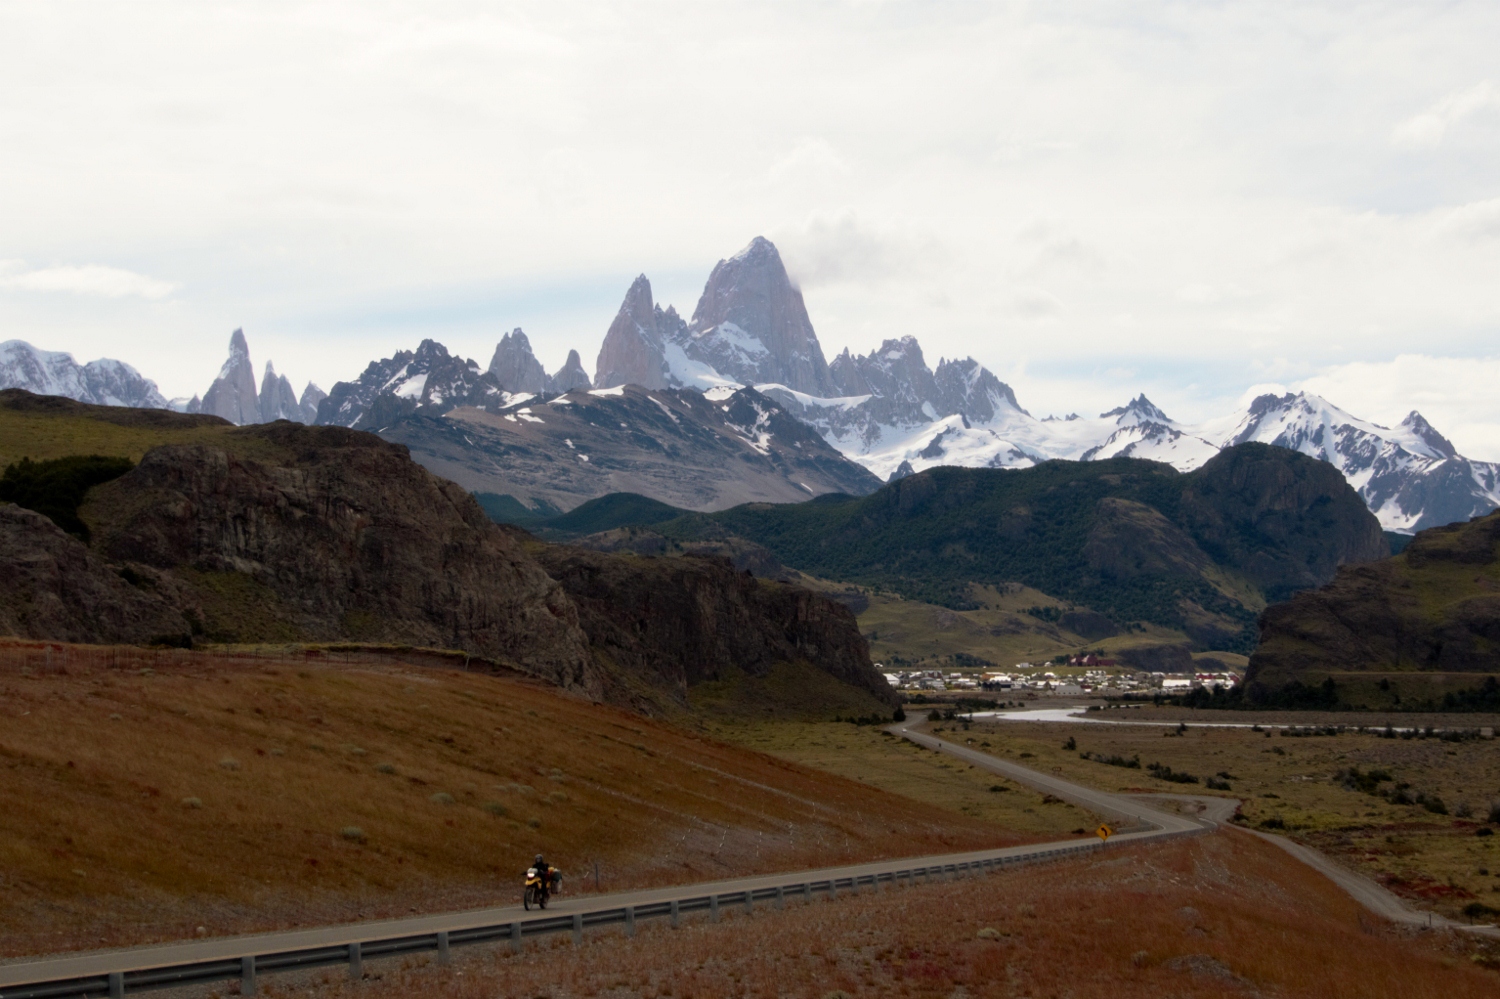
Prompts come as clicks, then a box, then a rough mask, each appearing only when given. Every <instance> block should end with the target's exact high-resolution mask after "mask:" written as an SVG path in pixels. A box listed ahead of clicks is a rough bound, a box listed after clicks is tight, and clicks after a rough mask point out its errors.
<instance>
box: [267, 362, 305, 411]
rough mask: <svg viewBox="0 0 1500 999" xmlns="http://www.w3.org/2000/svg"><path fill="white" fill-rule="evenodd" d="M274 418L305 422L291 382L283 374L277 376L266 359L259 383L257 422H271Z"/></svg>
mask: <svg viewBox="0 0 1500 999" xmlns="http://www.w3.org/2000/svg"><path fill="white" fill-rule="evenodd" d="M274 420H296V421H298V422H306V421H304V420H303V419H302V407H301V406H299V405H298V404H297V393H295V392H293V391H292V383H291V382H290V381H288V380H287V377H286V376H285V375H282V376H281V377H279V378H278V377H277V376H276V369H275V368H274V367H272V366H271V362H270V361H267V362H266V373H265V377H263V378H262V379H261V383H260V420H259V422H261V423H271V422H272V421H274Z"/></svg>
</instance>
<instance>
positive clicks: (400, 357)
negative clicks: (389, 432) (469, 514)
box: [317, 335, 530, 430]
mask: <svg viewBox="0 0 1500 999" xmlns="http://www.w3.org/2000/svg"><path fill="white" fill-rule="evenodd" d="M521 339H522V341H523V342H524V340H525V336H524V335H523V336H522V337H521ZM527 350H528V352H529V350H530V347H529V345H528V347H527ZM503 395H504V393H503V392H502V390H501V388H500V386H499V385H497V384H496V383H495V379H494V377H493V376H492V375H490V374H488V373H486V372H481V371H480V370H479V365H478V364H476V363H475V362H474V361H471V360H466V359H465V358H462V357H459V356H457V355H454V354H450V353H448V348H447V347H444V346H443V345H442V344H440V343H438V342H437V341H436V340H423V341H422V342H421V343H420V344H418V346H417V349H416V350H415V351H411V350H402V351H397V352H396V354H395V355H394V356H392V357H387V358H383V359H382V360H379V361H371V362H370V364H369V366H367V367H366V368H365V370H364V373H363V374H361V375H360V376H359V378H358V379H357V380H356V381H352V382H339V383H338V384H336V385H334V387H333V391H331V392H329V393H328V396H327V397H326V398H325V399H323V400H322V402H320V403H319V404H318V419H317V422H318V423H322V424H330V425H333V426H340V427H353V428H356V429H359V430H374V429H378V428H380V427H383V426H386V425H388V424H390V423H394V422H395V421H396V420H399V419H400V418H401V417H403V416H408V415H410V414H412V413H416V412H430V413H433V414H440V413H446V412H447V411H448V410H450V409H452V408H453V407H455V406H462V405H477V406H482V405H485V404H487V403H489V402H491V401H493V400H496V399H500V398H502V397H503Z"/></svg>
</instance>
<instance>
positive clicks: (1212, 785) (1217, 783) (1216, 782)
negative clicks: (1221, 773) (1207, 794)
mask: <svg viewBox="0 0 1500 999" xmlns="http://www.w3.org/2000/svg"><path fill="white" fill-rule="evenodd" d="M1203 786H1204V787H1206V788H1208V789H1209V790H1210V791H1233V790H1234V788H1233V787H1231V786H1230V784H1229V781H1227V780H1220V779H1219V778H1217V777H1210V778H1208V780H1207V781H1205V782H1204V785H1203Z"/></svg>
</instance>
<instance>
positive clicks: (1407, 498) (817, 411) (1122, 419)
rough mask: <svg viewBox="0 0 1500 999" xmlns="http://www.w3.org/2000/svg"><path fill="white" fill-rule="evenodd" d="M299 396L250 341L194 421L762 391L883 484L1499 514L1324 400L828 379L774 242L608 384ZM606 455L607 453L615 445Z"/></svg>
mask: <svg viewBox="0 0 1500 999" xmlns="http://www.w3.org/2000/svg"><path fill="white" fill-rule="evenodd" d="M70 360H71V359H70ZM283 383H284V379H277V378H275V377H274V373H273V372H272V371H271V370H270V369H269V367H268V370H267V373H266V377H265V379H264V380H263V382H262V386H261V389H260V391H259V393H258V394H257V393H256V391H255V386H254V378H253V371H252V369H251V367H250V364H249V352H248V348H247V347H246V346H245V343H244V337H243V334H242V333H240V332H239V331H236V334H235V337H234V338H232V339H231V348H230V358H229V361H227V362H226V364H225V366H224V369H223V370H222V371H221V373H220V377H219V378H218V379H217V380H216V381H215V383H214V385H213V386H212V387H211V388H210V390H209V393H208V394H207V395H206V396H205V398H204V400H203V402H202V403H201V404H200V405H198V406H196V407H195V406H194V405H193V404H191V403H188V404H185V405H184V407H183V408H187V409H190V410H192V411H198V410H199V409H201V410H202V411H203V412H211V413H215V414H217V415H220V416H224V417H225V418H226V419H229V420H231V421H232V422H236V423H248V422H256V421H262V420H270V419H277V418H287V419H300V420H301V421H302V422H314V421H316V422H320V423H332V424H338V425H342V426H358V427H361V428H374V429H379V428H381V427H385V426H388V425H390V424H391V423H393V422H394V421H396V420H398V419H401V418H404V417H406V416H409V415H412V414H416V413H419V412H420V413H423V414H427V415H441V413H443V412H445V411H447V410H451V409H453V408H455V407H461V406H472V407H478V408H490V409H492V408H494V407H495V406H496V405H504V404H506V403H507V402H508V401H509V400H511V399H514V398H520V397H523V396H543V395H549V394H557V393H563V392H571V391H577V390H580V389H584V388H587V387H589V386H590V385H592V387H593V388H595V389H612V388H617V387H619V386H621V385H627V384H628V385H639V386H641V387H642V388H644V389H646V390H653V391H654V390H665V389H695V390H698V391H711V390H729V391H732V390H735V389H738V388H741V387H746V388H753V389H754V390H755V391H757V392H759V393H760V394H761V395H762V396H764V397H766V398H768V399H770V400H773V401H774V403H775V404H776V405H778V406H779V407H780V408H781V409H783V410H784V411H786V412H788V413H790V414H792V415H793V416H795V417H796V418H798V419H800V420H801V421H803V422H804V423H806V424H808V425H809V426H811V427H813V428H815V429H816V430H817V432H818V434H819V435H820V436H821V437H822V438H823V439H824V440H825V441H826V442H827V443H828V444H829V445H831V446H832V447H834V448H835V449H837V450H838V451H839V452H840V453H841V454H843V455H844V456H845V457H846V458H848V459H849V460H851V461H853V462H856V463H858V464H860V465H862V466H864V467H865V468H866V469H868V470H869V471H870V472H871V473H873V474H874V475H875V476H877V477H878V478H879V479H880V480H882V481H890V480H891V479H892V478H895V477H899V476H903V475H909V474H911V473H914V472H920V471H922V470H924V469H927V468H932V467H935V466H938V465H957V466H963V467H985V468H1026V467H1030V466H1033V465H1036V464H1038V463H1040V462H1044V461H1048V460H1053V459H1065V460H1082V461H1089V460H1101V459H1106V458H1112V457H1139V458H1148V459H1151V460H1157V461H1165V462H1167V463H1169V464H1171V465H1173V467H1175V468H1177V469H1179V470H1181V471H1191V470H1192V469H1195V468H1198V467H1200V466H1201V465H1202V464H1203V463H1204V462H1206V461H1208V460H1209V459H1210V458H1212V457H1213V455H1215V454H1216V453H1218V452H1219V451H1220V450H1221V449H1223V448H1226V447H1232V446H1234V445H1236V444H1240V443H1244V442H1247V441H1260V442H1263V443H1268V444H1273V445H1275V446H1278V447H1285V448H1289V449H1291V450H1296V451H1300V452H1301V453H1303V454H1307V455H1310V456H1312V457H1315V458H1318V459H1319V460H1322V461H1326V462H1329V463H1330V464H1332V465H1334V466H1335V467H1336V468H1338V469H1339V471H1340V472H1341V473H1343V475H1344V476H1345V478H1346V479H1348V481H1349V482H1350V483H1351V484H1352V485H1353V486H1354V487H1355V488H1356V489H1357V490H1358V491H1359V493H1360V495H1361V496H1362V497H1363V498H1364V500H1365V502H1366V503H1367V505H1368V506H1369V507H1370V509H1371V510H1372V511H1374V512H1375V514H1376V516H1377V517H1378V518H1379V519H1380V522H1381V524H1382V525H1383V526H1384V527H1385V528H1386V529H1388V530H1392V531H1397V532H1403V533H1410V532H1413V531H1417V530H1421V529H1423V528H1425V527H1428V526H1432V525H1435V524H1443V523H1449V522H1452V521H1457V520H1463V519H1467V518H1468V517H1471V516H1476V515H1481V514H1484V513H1487V512H1489V511H1490V510H1492V509H1494V508H1495V507H1496V506H1497V505H1500V463H1493V462H1483V461H1475V460H1471V459H1469V458H1466V457H1464V456H1463V455H1460V454H1458V453H1457V452H1456V450H1455V449H1454V448H1453V446H1452V444H1451V442H1449V441H1448V440H1447V439H1446V438H1444V437H1443V436H1442V434H1440V433H1439V432H1438V431H1437V430H1436V429H1434V428H1433V427H1432V426H1431V425H1430V424H1429V423H1428V421H1427V420H1426V419H1424V418H1423V417H1422V416H1421V414H1419V413H1416V412H1415V411H1414V412H1412V413H1411V414H1410V415H1409V416H1408V417H1407V418H1406V420H1404V421H1403V422H1402V423H1401V425H1400V426H1398V427H1396V428H1389V427H1382V426H1378V425H1376V424H1374V423H1370V422H1369V421H1364V420H1360V419H1358V418H1356V417H1354V416H1352V415H1351V414H1349V413H1347V412H1345V411H1343V410H1341V409H1339V408H1338V407H1337V406H1334V405H1333V404H1332V403H1330V402H1328V401H1327V400H1325V399H1322V398H1320V397H1318V396H1316V395H1313V394H1311V393H1305V392H1304V393H1292V392H1278V393H1267V394H1262V395H1260V396H1258V397H1256V398H1254V399H1250V400H1248V401H1247V402H1246V403H1245V404H1244V406H1243V407H1241V408H1240V409H1239V410H1237V411H1236V412H1233V413H1230V414H1228V415H1226V416H1224V417H1222V418H1217V419H1214V420H1209V421H1206V422H1204V423H1201V424H1195V425H1189V424H1183V423H1180V422H1178V421H1175V420H1173V419H1171V418H1170V417H1168V416H1167V414H1166V413H1164V412H1163V411H1162V410H1161V409H1160V408H1159V407H1157V406H1155V405H1154V404H1152V403H1151V402H1150V400H1148V399H1146V397H1145V396H1144V395H1140V396H1137V398H1135V399H1133V400H1131V402H1130V403H1128V404H1126V405H1124V406H1120V407H1116V408H1114V409H1110V410H1108V411H1106V412H1103V413H1100V414H1099V415H1098V416H1097V417H1077V416H1069V417H1068V418H1066V419H1054V418H1050V417H1049V418H1046V419H1038V418H1036V417H1034V416H1032V414H1031V413H1030V412H1028V411H1027V410H1026V409H1025V408H1024V407H1022V406H1021V404H1020V402H1019V401H1018V400H1017V397H1016V394H1015V392H1014V391H1012V389H1011V388H1010V386H1008V385H1006V384H1005V383H1004V382H1002V381H1000V380H999V379H998V378H996V377H995V375H994V374H993V373H992V372H990V371H988V370H987V369H985V368H984V367H983V366H982V365H980V364H979V363H978V362H977V361H975V360H974V359H973V358H972V357H970V358H964V359H944V358H940V359H939V360H938V363H937V365H936V367H935V368H934V367H930V366H929V365H928V363H927V361H926V359H925V358H924V357H923V355H922V350H921V346H920V344H919V342H918V340H917V338H916V337H915V336H911V335H907V336H903V337H899V338H896V339H890V340H886V341H885V342H884V343H882V345H881V346H880V348H879V349H877V350H874V351H871V352H870V353H869V354H866V355H857V354H854V353H852V352H851V351H849V350H847V349H846V350H844V351H843V352H841V353H840V354H839V355H838V356H837V357H835V358H834V360H833V362H832V363H827V362H826V361H825V359H824V355H823V351H822V347H821V346H820V344H819V341H818V338H817V334H816V332H815V331H814V329H813V326H812V322H811V319H810V318H809V315H808V312H807V308H806V305H805V303H804V301H803V298H802V294H801V292H800V291H799V290H798V289H797V287H796V285H795V283H794V282H793V281H792V278H791V276H790V275H789V274H788V273H787V270H786V268H785V266H784V265H783V263H782V260H781V257H780V255H779V253H778V252H777V250H776V247H775V246H774V245H773V244H772V243H771V242H770V241H769V240H766V239H764V238H762V237H756V238H755V239H754V240H752V241H751V242H750V244H749V245H747V246H746V247H745V248H744V249H743V250H741V251H740V252H739V253H737V254H735V255H734V256H732V257H729V258H727V259H725V260H721V261H719V262H718V264H716V265H715V267H714V268H713V271H712V273H711V274H710V275H709V277H708V280H707V282H706V283H705V286H704V290H703V293H702V295H701V296H700V298H699V300H698V303H697V306H696V307H695V309H694V311H693V314H692V317H691V319H687V320H685V319H683V318H682V317H681V316H680V315H679V314H678V313H677V311H676V310H675V308H673V307H671V306H666V307H665V308H664V307H663V306H662V305H661V304H660V303H657V302H656V301H655V300H654V298H653V295H652V290H651V283H650V281H649V279H648V278H647V277H646V276H645V275H641V276H640V277H638V278H636V280H635V281H634V282H632V284H631V286H630V288H629V289H628V290H627V292H626V294H625V297H624V299H623V301H622V303H621V306H620V309H619V312H618V313H617V314H616V316H615V318H614V320H613V321H612V322H611V323H610V326H609V328H608V331H607V332H606V335H605V338H604V342H603V344H602V346H601V347H600V350H599V355H598V359H597V364H596V367H595V375H594V377H593V379H592V380H590V379H589V376H588V373H587V372H586V371H585V370H584V368H583V365H582V362H581V359H580V358H579V357H578V356H577V352H576V351H574V352H570V354H569V357H568V361H567V363H566V364H565V365H564V366H563V368H562V369H561V370H559V371H558V372H557V373H556V374H553V375H548V374H547V373H546V371H545V370H544V368H543V366H542V365H541V363H540V362H539V361H538V360H537V358H536V357H535V355H534V353H533V351H532V349H531V343H530V341H529V339H528V338H527V337H526V335H525V334H524V333H523V332H522V331H521V330H519V329H516V330H513V331H511V332H510V333H507V334H505V335H504V336H503V337H502V338H501V340H500V342H499V343H498V344H497V346H496V349H495V352H494V356H493V357H492V358H491V361H490V364H489V367H488V369H486V370H483V371H481V370H480V368H479V366H478V364H477V363H475V362H473V361H467V360H463V359H460V358H456V357H452V356H450V355H449V354H448V351H447V350H446V348H444V347H442V345H441V344H438V343H436V342H435V341H432V340H426V341H423V343H422V344H421V345H420V346H419V347H418V348H417V350H416V351H402V352H400V353H398V354H397V355H396V356H395V357H393V358H387V359H385V360H383V361H375V362H371V364H370V365H369V366H368V367H367V369H366V370H365V372H364V373H363V374H362V375H361V376H360V378H358V379H357V380H355V381H353V382H341V383H339V384H338V385H337V386H335V388H334V392H333V393H332V395H331V397H330V398H329V399H326V400H322V401H321V402H320V401H319V400H320V396H321V392H319V391H318V390H317V389H316V387H315V386H309V388H308V389H307V391H305V392H304V393H303V395H302V397H301V399H299V400H296V403H295V406H294V405H293V400H292V398H291V396H292V393H291V390H290V386H289V385H285V384H283ZM37 384H41V383H40V382H37ZM69 385H70V386H71V383H69ZM23 387H24V386H23ZM64 388H67V389H68V391H82V390H81V389H76V388H72V387H68V386H64ZM334 397H336V398H334ZM575 443H576V442H575ZM589 446H590V447H591V448H592V451H593V452H594V453H600V452H601V451H602V447H603V445H602V443H601V444H599V445H594V444H590V445H589ZM474 460H475V461H477V462H482V461H483V460H484V459H482V458H480V457H478V456H476V457H475V459H474ZM660 498H662V499H668V497H666V496H662V497H660ZM746 498H747V499H748V498H749V497H748V496H747V497H746ZM669 501H671V500H669Z"/></svg>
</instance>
